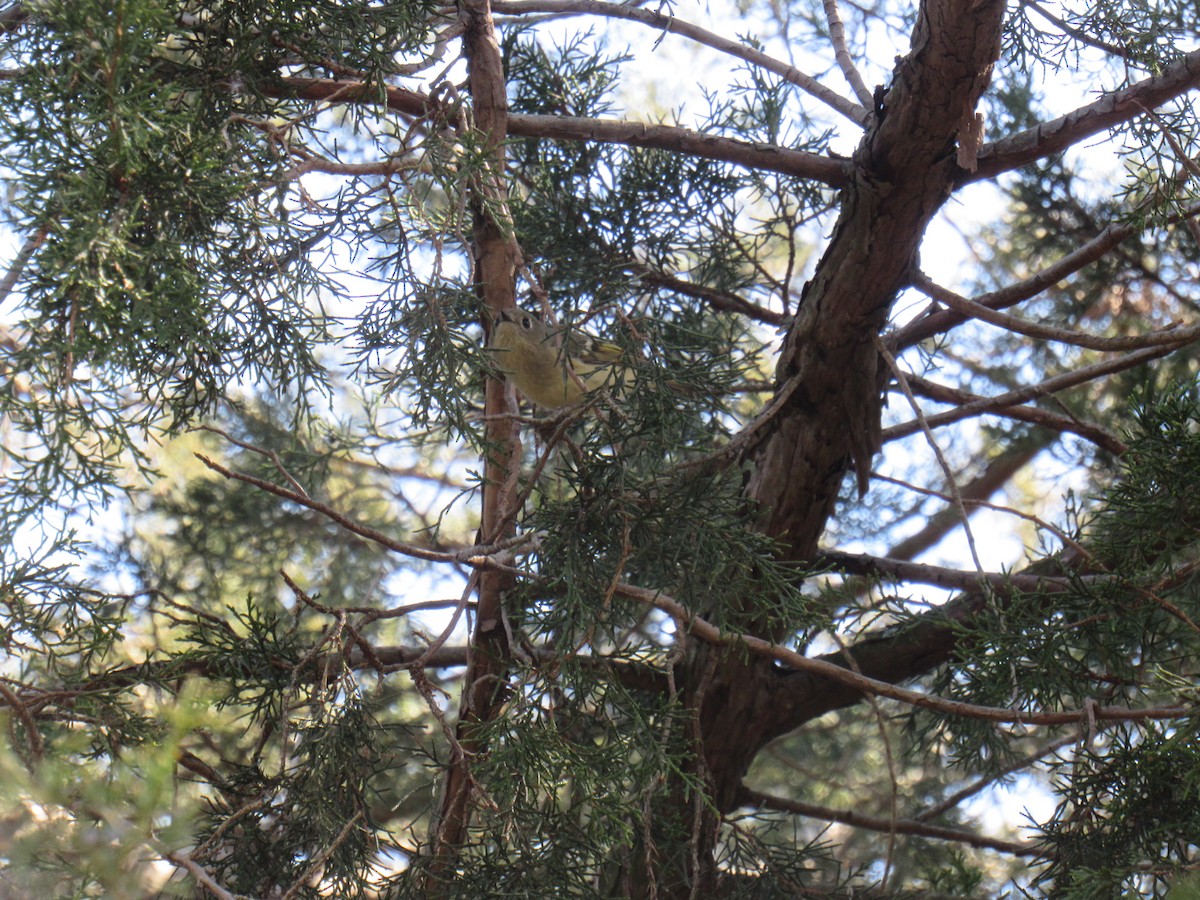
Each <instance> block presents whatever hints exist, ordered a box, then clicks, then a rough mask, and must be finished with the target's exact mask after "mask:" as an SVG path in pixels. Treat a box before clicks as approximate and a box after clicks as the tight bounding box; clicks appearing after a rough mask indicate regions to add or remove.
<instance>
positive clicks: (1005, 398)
mask: <svg viewBox="0 0 1200 900" xmlns="http://www.w3.org/2000/svg"><path fill="white" fill-rule="evenodd" d="M1183 333H1184V332H1181V334H1183ZM1198 338H1200V336H1189V337H1188V339H1187V340H1183V341H1181V342H1180V343H1178V344H1170V345H1163V346H1158V347H1147V348H1146V349H1145V350H1138V351H1137V352H1135V353H1129V354H1126V355H1125V356H1118V357H1117V358H1116V359H1110V360H1106V361H1104V362H1100V363H1095V364H1094V365H1090V366H1084V367H1083V368H1082V369H1075V370H1073V371H1071V372H1064V373H1063V374H1062V375H1056V376H1055V377H1053V378H1047V379H1046V380H1045V381H1043V382H1040V383H1038V384H1035V385H1032V386H1030V387H1024V388H1020V389H1018V390H1015V391H1008V392H1006V393H1003V394H999V395H997V396H995V397H988V398H984V399H982V400H979V401H976V402H973V403H966V404H964V405H963V406H960V407H959V408H958V409H952V410H949V411H947V412H943V413H935V414H934V415H932V416H927V417H926V420H925V421H926V422H927V423H928V424H929V425H930V426H931V427H932V426H936V425H949V424H951V423H952V422H958V421H961V420H962V419H968V418H971V417H972V416H976V415H979V414H980V413H985V412H993V411H996V410H1001V409H1006V408H1007V407H1010V406H1016V405H1018V404H1021V403H1025V402H1026V401H1028V400H1033V399H1034V398H1036V397H1044V396H1047V395H1048V394H1054V393H1057V392H1058V391H1063V390H1066V389H1067V388H1070V387H1075V386H1077V385H1080V384H1085V383H1086V382H1088V381H1091V380H1092V379H1093V378H1099V377H1101V376H1102V375H1111V374H1112V373H1114V372H1122V371H1124V370H1125V369H1132V368H1133V367H1134V366H1138V365H1141V364H1142V363H1144V362H1149V361H1150V360H1152V359H1158V358H1159V357H1160V356H1166V355H1167V354H1168V353H1174V352H1175V351H1176V350H1178V349H1179V348H1180V347H1183V346H1185V345H1186V344H1190V343H1195V341H1196V340H1197V339H1198ZM920 430H921V425H920V423H918V422H915V421H911V422H905V423H904V424H902V425H894V426H892V427H891V428H885V429H884V430H883V440H884V441H885V442H886V441H891V440H895V439H896V438H900V437H905V436H907V435H910V434H913V433H915V432H917V431H920Z"/></svg>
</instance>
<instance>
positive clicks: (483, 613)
mask: <svg viewBox="0 0 1200 900" xmlns="http://www.w3.org/2000/svg"><path fill="white" fill-rule="evenodd" d="M459 7H460V17H461V20H462V22H463V25H464V27H465V33H464V35H463V44H464V50H465V55H466V58H467V77H468V82H469V86H470V90H471V95H472V97H473V98H474V100H475V104H474V113H475V126H476V128H477V129H478V131H479V132H480V133H481V134H482V135H485V136H486V138H485V140H486V143H485V147H486V149H487V152H488V161H487V164H486V165H485V166H484V168H483V170H482V173H481V174H480V175H479V176H478V181H477V183H476V185H475V191H474V193H473V197H472V213H473V223H472V224H473V235H472V237H473V254H474V269H475V284H476V289H477V290H478V292H479V295H480V298H481V299H482V300H483V302H484V304H485V305H486V306H487V307H488V308H489V309H491V310H493V311H495V310H500V309H509V308H511V307H512V306H514V305H515V302H516V300H515V294H516V284H515V274H516V265H517V263H516V245H515V243H514V241H513V240H512V237H511V232H509V233H507V234H506V233H505V228H506V227H507V226H508V223H507V222H497V221H496V216H497V213H496V210H502V209H506V208H507V194H506V191H505V187H504V178H503V175H502V173H503V172H504V142H505V140H506V139H507V134H508V132H507V113H508V99H507V96H506V95H505V86H504V68H503V64H502V61H501V55H500V45H499V43H498V42H497V40H496V33H495V28H494V25H493V22H492V16H491V12H490V11H489V9H488V5H487V2H486V0H463V2H461V3H460V5H459ZM486 412H487V414H488V423H489V424H488V426H487V428H488V439H489V443H490V445H491V446H492V447H495V448H497V449H496V450H495V451H494V453H493V455H492V456H491V457H490V458H489V459H488V460H487V471H486V478H485V479H484V491H483V510H482V515H481V524H480V537H481V539H482V541H483V542H484V543H491V542H494V541H499V540H501V539H502V538H503V537H505V536H506V535H507V534H509V533H511V531H512V529H513V524H512V522H513V520H512V517H510V516H507V514H506V510H505V509H504V505H505V500H504V494H505V490H504V487H505V485H507V484H508V483H509V481H510V479H509V474H510V473H511V472H512V471H513V470H514V468H515V467H516V466H517V465H519V459H520V443H519V431H518V430H517V426H516V423H513V422H511V421H508V420H506V419H505V414H506V413H508V412H509V409H508V401H507V400H506V399H505V396H504V388H503V385H502V384H500V383H499V382H496V381H490V382H489V383H488V388H487V398H486ZM512 585H513V578H512V576H511V575H508V574H505V573H501V572H483V573H481V574H480V577H479V593H478V598H479V599H478V606H477V611H476V620H475V630H474V634H473V635H472V638H471V647H472V654H471V658H470V661H469V663H468V665H467V674H466V678H465V686H464V689H463V695H462V701H461V706H460V708H459V714H458V725H457V727H456V729H455V732H456V733H455V739H456V742H457V745H458V746H457V747H456V748H452V752H453V753H454V754H455V758H454V759H453V761H452V765H451V766H450V769H449V770H448V772H447V775H446V783H445V785H444V786H443V794H442V802H441V809H440V811H439V816H438V825H437V828H436V830H435V847H434V854H435V862H434V864H433V866H432V867H431V868H430V879H429V881H428V882H427V884H426V890H427V893H429V894H432V895H437V894H439V893H440V892H441V890H442V881H443V880H444V879H445V878H447V877H448V872H449V871H450V870H451V868H452V865H453V857H454V855H455V853H456V851H457V848H458V847H459V846H461V845H462V843H463V842H464V840H465V839H466V834H467V829H468V826H469V824H470V819H471V809H472V802H473V798H472V796H471V794H472V790H473V785H472V779H471V773H470V767H471V765H472V763H473V761H474V759H475V758H476V757H477V756H478V755H479V754H481V753H484V752H486V750H487V747H486V744H485V743H484V741H483V739H482V737H481V736H480V729H481V728H482V727H483V726H484V725H486V723H487V722H489V721H490V720H491V719H492V718H494V716H495V713H496V710H497V709H498V708H499V705H500V704H501V703H502V702H503V700H504V688H505V678H504V676H505V673H506V672H507V669H508V664H509V657H510V647H509V645H508V637H507V632H506V630H505V627H504V621H503V616H504V612H503V609H502V604H503V598H504V594H505V592H506V591H507V590H508V589H510V588H511V587H512Z"/></svg>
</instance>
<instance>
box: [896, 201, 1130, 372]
mask: <svg viewBox="0 0 1200 900" xmlns="http://www.w3.org/2000/svg"><path fill="white" fill-rule="evenodd" d="M1136 231H1137V229H1134V228H1131V227H1130V226H1128V225H1109V226H1108V227H1107V228H1105V229H1104V230H1103V231H1102V232H1100V233H1099V234H1098V235H1096V237H1094V238H1092V239H1091V240H1090V241H1088V242H1087V243H1086V244H1084V245H1083V246H1082V247H1080V248H1079V249H1078V250H1074V251H1072V252H1071V253H1068V254H1067V255H1066V256H1064V257H1063V258H1062V259H1060V260H1059V261H1058V262H1056V263H1053V264H1051V265H1049V266H1046V268H1044V269H1042V270H1041V271H1039V272H1036V273H1035V274H1033V275H1031V276H1030V277H1029V278H1026V279H1025V280H1023V281H1019V282H1017V283H1016V284H1011V285H1009V286H1008V287H1005V288H1001V289H1000V290H998V291H992V292H991V293H989V294H983V295H982V296H980V297H978V298H977V299H976V300H975V303H976V304H977V305H979V306H986V307H988V308H989V309H1006V308H1008V307H1010V306H1014V305H1016V304H1017V303H1020V302H1021V301H1022V300H1028V299H1029V298H1030V297H1034V296H1036V295H1038V294H1040V293H1041V292H1042V291H1044V290H1046V288H1049V287H1052V286H1053V285H1055V284H1057V283H1058V282H1060V281H1062V280H1063V279H1065V278H1067V277H1069V276H1071V275H1074V274H1075V273H1076V272H1078V271H1079V270H1080V269H1083V268H1084V267H1086V266H1089V265H1091V264H1092V263H1094V262H1096V261H1097V260H1099V259H1102V258H1103V257H1104V256H1105V254H1107V253H1108V252H1109V251H1110V250H1112V249H1113V248H1114V247H1116V246H1117V245H1118V244H1120V243H1121V242H1122V241H1125V240H1127V239H1128V238H1130V237H1132V236H1133V235H1134V234H1135V233H1136ZM965 321H967V317H966V316H964V315H963V314H962V313H959V312H954V311H952V310H938V311H936V312H932V313H930V314H929V315H926V316H923V317H921V318H919V319H917V320H916V321H915V322H913V323H912V324H910V325H907V326H905V327H904V328H901V329H900V330H899V331H897V332H896V333H895V334H893V335H892V336H891V337H890V338H889V339H888V345H889V346H892V347H896V348H897V349H902V348H904V347H911V346H912V345H913V344H918V343H920V342H921V341H923V340H925V339H927V338H930V337H933V336H934V335H935V334H941V333H942V332H945V331H949V330H950V329H951V328H953V327H954V326H955V325H959V324H961V323H962V322H965Z"/></svg>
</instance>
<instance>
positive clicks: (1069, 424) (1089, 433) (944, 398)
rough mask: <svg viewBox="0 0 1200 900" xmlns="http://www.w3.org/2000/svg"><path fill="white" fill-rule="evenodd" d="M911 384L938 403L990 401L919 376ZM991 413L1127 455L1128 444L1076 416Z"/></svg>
mask: <svg viewBox="0 0 1200 900" xmlns="http://www.w3.org/2000/svg"><path fill="white" fill-rule="evenodd" d="M908 383H909V384H910V385H911V386H912V389H913V391H914V392H915V393H917V394H920V395H921V396H922V397H927V398H929V399H930V400H937V401H938V402H939V403H951V404H954V405H955V406H965V405H967V404H975V403H986V402H988V398H987V397H982V396H980V395H979V394H973V393H971V392H970V391H964V390H960V389H958V388H952V387H949V386H947V385H944V384H939V383H937V382H936V381H930V380H928V379H926V378H921V377H919V376H917V375H909V376H908ZM988 412H989V413H991V414H992V415H997V416H1003V417H1004V418H1006V419H1015V420H1016V421H1018V422H1028V423H1029V424H1031V425H1037V426H1039V427H1041V428H1046V429H1049V430H1051V431H1057V432H1062V433H1068V434H1075V435H1078V436H1079V437H1081V438H1084V439H1085V440H1089V441H1091V442H1092V443H1093V444H1095V445H1096V446H1098V447H1102V448H1104V449H1105V450H1107V451H1108V452H1109V453H1111V454H1113V455H1114V456H1122V455H1124V453H1125V449H1126V448H1125V443H1124V442H1123V441H1122V440H1121V439H1120V438H1118V437H1117V436H1116V435H1115V434H1113V433H1112V432H1110V431H1108V430H1106V429H1104V428H1101V427H1100V426H1099V425H1097V424H1095V423H1094V422H1084V421H1081V420H1079V419H1076V418H1073V417H1069V416H1061V415H1058V414H1057V413H1052V412H1050V411H1049V410H1048V409H1042V408H1040V407H1037V406H1005V407H1002V408H999V409H992V410H989V411H988Z"/></svg>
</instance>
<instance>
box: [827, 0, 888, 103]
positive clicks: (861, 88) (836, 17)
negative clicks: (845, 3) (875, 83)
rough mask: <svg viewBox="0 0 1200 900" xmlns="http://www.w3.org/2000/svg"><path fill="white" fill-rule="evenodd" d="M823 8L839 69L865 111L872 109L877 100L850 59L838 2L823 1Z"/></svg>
mask: <svg viewBox="0 0 1200 900" xmlns="http://www.w3.org/2000/svg"><path fill="white" fill-rule="evenodd" d="M822 6H824V7H825V21H826V22H828V23H829V40H830V41H831V42H832V44H833V55H834V59H836V60H837V64H838V68H840V69H841V70H842V75H843V76H845V78H846V81H847V82H848V83H849V84H850V87H851V89H852V90H853V91H854V96H855V97H857V98H858V102H859V103H861V104H862V106H863V108H864V109H871V108H872V107H873V106H874V105H875V100H874V98H873V97H872V96H871V91H870V89H869V88H868V87H867V85H866V82H864V81H863V80H862V75H860V74H859V73H858V69H857V68H856V67H855V65H854V60H852V59H851V58H850V50H849V48H848V47H847V46H846V26H845V25H843V24H842V14H841V13H840V12H839V11H838V5H837V0H822Z"/></svg>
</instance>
